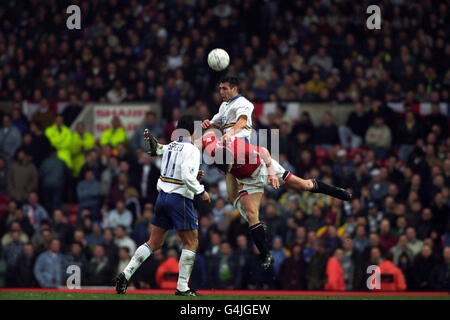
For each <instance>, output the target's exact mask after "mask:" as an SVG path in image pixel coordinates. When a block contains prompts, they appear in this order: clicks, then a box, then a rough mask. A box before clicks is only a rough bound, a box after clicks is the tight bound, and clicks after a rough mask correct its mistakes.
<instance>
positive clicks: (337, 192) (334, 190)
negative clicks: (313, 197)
mask: <svg viewBox="0 0 450 320" xmlns="http://www.w3.org/2000/svg"><path fill="white" fill-rule="evenodd" d="M311 180H312V182H313V184H314V186H313V188H312V190H310V192H312V193H323V194H327V195H329V196H332V197H334V198H338V199H340V200H344V201H349V200H351V199H352V194H351V193H350V192H348V191H346V190H344V189H342V188H339V187H335V186H332V185H331V184H327V183H325V182H322V181H320V180H318V179H311Z"/></svg>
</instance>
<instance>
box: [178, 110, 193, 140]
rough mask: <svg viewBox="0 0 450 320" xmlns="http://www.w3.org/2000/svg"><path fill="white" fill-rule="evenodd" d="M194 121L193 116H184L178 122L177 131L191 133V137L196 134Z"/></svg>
mask: <svg viewBox="0 0 450 320" xmlns="http://www.w3.org/2000/svg"><path fill="white" fill-rule="evenodd" d="M194 121H195V118H194V117H193V116H191V115H184V116H182V117H181V118H180V120H178V124H177V129H184V130H187V131H188V132H189V135H190V136H191V135H193V134H194V129H195V128H194Z"/></svg>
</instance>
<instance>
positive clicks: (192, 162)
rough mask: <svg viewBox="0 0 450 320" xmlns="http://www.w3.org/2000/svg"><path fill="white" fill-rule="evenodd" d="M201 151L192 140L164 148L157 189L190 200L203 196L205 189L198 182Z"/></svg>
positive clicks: (180, 141)
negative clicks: (199, 195)
mask: <svg viewBox="0 0 450 320" xmlns="http://www.w3.org/2000/svg"><path fill="white" fill-rule="evenodd" d="M199 168H200V150H199V149H198V148H197V147H196V146H195V145H194V143H193V142H192V141H190V140H176V141H173V142H171V143H169V144H168V145H166V146H164V153H163V156H162V160H161V169H160V170H161V175H160V177H159V180H158V184H157V185H156V188H157V190H158V191H161V190H162V191H164V192H166V193H177V194H180V195H182V196H183V197H186V198H188V199H193V198H194V195H197V194H202V193H203V192H204V191H205V187H204V186H203V185H201V184H200V182H199V181H198V180H197V174H198V170H199Z"/></svg>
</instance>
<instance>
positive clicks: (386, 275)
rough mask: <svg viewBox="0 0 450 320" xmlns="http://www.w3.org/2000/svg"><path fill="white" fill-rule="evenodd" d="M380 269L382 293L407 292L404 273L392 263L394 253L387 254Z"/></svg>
mask: <svg viewBox="0 0 450 320" xmlns="http://www.w3.org/2000/svg"><path fill="white" fill-rule="evenodd" d="M385 259H386V260H384V261H383V262H382V263H380V264H379V265H378V267H379V268H380V274H381V275H380V278H381V289H380V290H381V291H405V290H406V283H405V279H404V276H403V272H402V270H401V269H400V268H398V267H396V266H395V265H394V264H393V263H392V253H390V252H387V253H386V255H385Z"/></svg>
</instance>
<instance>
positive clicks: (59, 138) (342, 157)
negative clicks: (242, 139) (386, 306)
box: [0, 0, 450, 291]
mask: <svg viewBox="0 0 450 320" xmlns="http://www.w3.org/2000/svg"><path fill="white" fill-rule="evenodd" d="M69 2H70V3H69ZM70 4H78V5H79V6H80V8H81V12H82V19H81V27H82V28H81V30H71V31H68V30H67V28H66V25H65V23H66V17H67V14H66V13H65V10H66V8H67V6H68V5H70ZM371 4H373V3H371ZM377 4H378V5H380V7H381V8H382V28H381V30H368V29H367V28H366V27H365V21H366V18H367V14H366V13H365V8H366V7H367V6H368V1H361V2H358V3H355V2H353V1H346V0H341V1H332V0H323V1H314V2H309V1H302V0H296V1H275V0H273V1H270V0H267V1H252V0H242V1H206V0H198V1H195V0H176V1H163V2H162V1H155V0H153V1H152V0H148V1H145V0H131V1H120V0H92V1H56V0H48V1H45V2H42V1H37V0H29V1H19V2H14V1H9V2H5V3H4V4H2V6H1V7H0V21H1V22H0V102H2V103H4V102H5V103H6V102H8V103H9V104H10V105H11V106H12V108H4V109H3V107H2V108H1V109H0V116H1V118H2V123H1V128H0V204H1V206H0V238H1V254H0V257H1V259H0V261H1V263H0V265H1V267H0V279H1V280H2V283H1V285H2V286H6V287H36V286H38V287H58V286H64V285H65V283H66V282H65V281H66V279H67V277H68V276H69V274H67V273H66V270H67V266H69V265H78V266H79V267H80V268H81V271H82V273H81V274H82V285H83V286H89V285H92V286H111V285H112V282H111V280H112V278H113V276H114V275H116V274H117V273H118V272H119V271H121V270H122V269H123V268H124V267H125V266H126V265H127V263H128V261H129V259H130V257H131V256H132V255H133V253H134V250H135V249H136V247H137V246H139V245H140V244H142V243H143V242H145V241H147V239H148V235H149V230H150V222H151V220H152V217H153V215H154V211H153V206H154V203H155V199H156V196H157V191H156V183H157V180H158V178H159V163H160V162H159V161H160V160H158V159H151V158H150V157H148V156H147V154H146V152H145V150H146V145H145V142H144V140H143V138H142V132H143V129H144V128H148V129H149V130H150V132H151V133H152V134H153V135H154V136H156V137H158V138H159V140H160V142H162V143H167V142H169V141H170V135H171V133H172V131H173V130H174V128H175V127H176V123H177V120H178V119H179V117H180V115H181V114H183V112H185V111H187V110H191V111H192V110H194V112H196V113H197V116H198V117H200V118H201V119H211V117H212V115H214V114H215V113H216V112H217V109H218V106H219V105H220V102H221V101H220V96H219V95H218V92H217V91H216V90H215V89H216V87H215V86H216V82H217V80H218V77H219V73H215V72H213V71H212V70H210V69H209V68H208V65H207V63H206V56H207V54H208V52H209V51H210V50H211V49H213V48H216V47H221V48H224V49H226V50H227V51H228V53H229V54H230V57H231V64H230V66H229V67H228V69H227V70H226V73H227V74H230V75H235V76H238V77H239V78H240V79H241V86H240V91H241V93H242V94H243V95H244V96H246V97H247V98H248V99H249V100H251V101H252V102H267V101H271V102H275V103H276V105H277V108H276V111H275V112H274V113H272V114H269V115H268V116H267V117H264V118H256V117H255V118H254V119H253V122H254V123H253V124H254V125H253V127H254V129H255V130H256V131H258V130H260V129H279V130H280V141H279V150H280V158H279V160H280V163H281V164H282V165H283V166H284V167H285V168H286V169H288V170H290V171H291V172H293V173H295V174H296V175H298V176H300V177H303V178H311V177H320V178H322V179H323V180H325V181H327V182H329V183H332V184H334V185H337V186H343V187H346V188H349V189H351V190H352V191H353V193H354V195H355V199H354V200H352V201H351V202H348V203H343V202H342V201H340V200H337V199H333V198H330V197H328V196H324V195H321V194H311V193H309V192H304V193H301V194H298V193H295V192H293V191H291V190H281V191H274V190H271V189H267V190H266V193H265V195H264V197H263V201H262V205H261V209H260V217H261V219H262V221H264V223H265V225H266V227H267V235H268V239H267V241H268V242H269V243H270V246H271V249H272V252H273V255H274V257H275V265H274V268H273V269H271V270H270V271H264V270H262V269H261V267H260V265H259V262H258V260H257V258H256V254H255V252H256V251H255V250H256V249H255V247H254V246H253V245H252V243H251V242H250V238H249V237H248V226H247V224H246V223H245V222H244V221H243V220H242V219H241V218H240V216H239V214H238V213H237V212H236V211H235V210H234V208H233V207H232V205H231V204H230V203H229V202H228V201H227V200H226V190H225V184H224V177H223V175H222V174H221V173H220V172H219V171H218V170H217V169H215V168H213V167H207V166H205V165H202V167H201V169H203V170H205V171H206V174H205V178H204V179H203V183H204V184H205V185H206V186H207V190H208V192H209V193H210V195H211V197H212V200H213V201H212V203H211V204H205V203H201V202H196V207H197V211H198V214H199V240H200V247H199V249H198V252H197V255H196V262H195V265H194V271H193V273H192V278H191V282H192V284H191V287H193V288H199V289H201V288H216V289H286V290H323V289H327V290H367V287H366V279H367V276H368V274H367V273H366V269H367V267H368V266H369V265H382V264H384V266H387V267H386V268H388V269H389V268H391V269H389V270H398V269H395V268H394V269H393V267H394V266H396V267H398V268H399V269H400V270H401V271H400V272H401V275H402V278H403V279H404V280H405V284H406V288H407V290H413V291H417V290H423V291H429V290H444V291H445V290H447V291H448V290H450V220H449V215H450V138H449V134H448V133H449V128H448V123H449V121H448V118H447V116H446V115H445V114H449V112H448V111H447V112H443V110H445V108H448V106H449V105H448V104H449V103H450V98H449V86H450V68H449V64H450V42H449V36H448V35H449V26H450V21H449V19H450V15H449V14H448V11H449V10H450V8H449V5H450V3H449V1H431V0H426V1H421V2H416V1H408V0H392V1H387V0H386V1H377ZM24 101H31V102H33V103H35V104H38V105H39V108H38V110H37V111H36V112H35V113H34V114H33V115H29V114H25V113H24V111H23V110H24V109H23V108H22V106H23V102H24ZM148 101H151V102H158V103H160V106H161V119H159V118H158V117H157V116H156V114H155V113H152V112H149V113H148V114H147V115H146V118H145V122H144V123H143V125H142V127H140V128H139V129H138V130H137V131H136V135H135V136H134V137H133V138H132V139H127V136H126V134H125V130H124V129H123V128H122V127H121V119H120V117H117V118H114V120H113V121H112V125H111V128H110V129H108V130H106V131H105V132H104V133H103V135H102V136H101V138H100V139H95V138H94V136H93V135H92V133H90V132H87V131H86V130H85V128H84V124H83V123H78V124H77V125H76V128H75V129H74V130H71V129H70V126H71V125H72V124H73V123H74V121H75V119H76V118H77V117H78V115H79V114H80V112H81V111H82V110H83V108H84V106H86V105H87V104H88V103H90V102H110V103H121V102H148ZM290 101H293V102H308V103H316V102H320V103H326V104H329V106H330V109H331V108H339V104H353V105H354V111H352V112H351V113H350V114H349V116H348V119H347V121H346V123H345V124H341V125H337V124H336V123H335V121H334V119H333V117H332V115H331V113H328V112H327V113H324V114H323V116H322V119H321V122H320V123H316V124H313V122H312V120H311V115H310V114H309V113H308V112H303V113H301V117H300V119H298V121H296V120H293V119H291V118H290V117H288V116H287V115H286V102H290ZM388 103H401V104H403V106H404V112H402V113H396V112H394V111H393V110H392V109H391V108H389V107H388V106H387V104H388ZM419 103H429V104H430V105H431V112H430V114H428V115H427V116H422V115H420V114H419V112H418V110H417V105H418V104H419ZM56 105H58V106H62V108H60V107H58V108H56V107H55V106H56ZM180 250H181V243H180V241H179V239H177V237H176V235H175V233H169V237H168V241H167V242H166V244H165V246H164V247H163V249H161V250H158V251H157V252H155V254H154V256H153V257H152V258H151V259H149V260H148V261H146V262H145V263H144V264H143V265H142V267H141V269H139V270H138V272H137V273H136V274H135V276H134V277H133V279H132V280H131V282H132V284H131V285H133V286H135V287H137V288H174V287H175V286H176V279H177V273H178V257H179V254H180ZM397 289H400V288H397ZM403 289H405V287H403Z"/></svg>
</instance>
